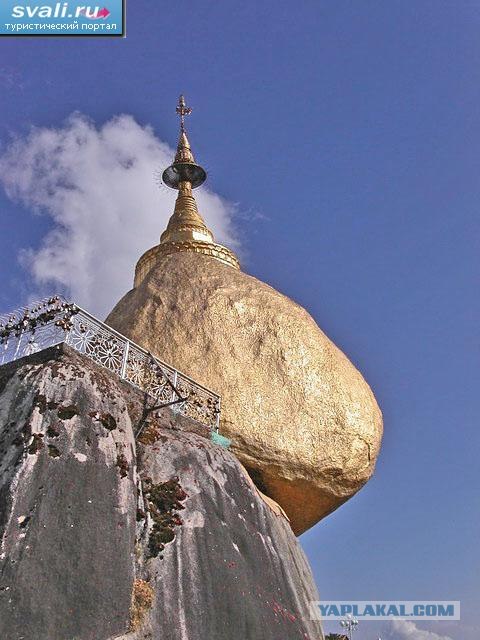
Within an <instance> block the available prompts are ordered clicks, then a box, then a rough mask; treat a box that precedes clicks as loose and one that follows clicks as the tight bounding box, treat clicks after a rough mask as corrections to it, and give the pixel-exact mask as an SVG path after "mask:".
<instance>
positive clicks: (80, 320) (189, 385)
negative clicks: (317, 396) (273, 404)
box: [0, 296, 220, 431]
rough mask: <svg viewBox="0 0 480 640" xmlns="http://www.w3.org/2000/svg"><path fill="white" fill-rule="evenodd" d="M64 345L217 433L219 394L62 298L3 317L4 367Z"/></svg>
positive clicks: (0, 348)
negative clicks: (49, 348) (20, 359)
mask: <svg viewBox="0 0 480 640" xmlns="http://www.w3.org/2000/svg"><path fill="white" fill-rule="evenodd" d="M62 343H65V344H67V345H68V346H70V347H71V348H73V349H75V351H78V352H79V353H81V354H83V355H85V356H87V357H88V358H90V359H91V360H93V362H96V363H97V364H99V365H101V366H102V367H105V368H106V369H108V370H109V371H111V372H113V373H115V374H116V375H118V376H119V377H120V378H121V379H122V380H126V381H127V382H129V383H130V384H131V385H133V386H134V387H137V388H138V389H140V390H141V391H143V392H145V393H148V395H150V396H151V397H152V398H153V399H154V400H155V404H156V405H157V406H159V405H161V406H168V405H172V409H173V410H174V411H177V412H179V413H181V414H183V415H185V416H188V417H190V418H193V419H194V420H197V421H198V422H201V423H202V424H204V425H206V426H208V427H209V428H210V429H212V430H215V431H218V425H219V419H220V396H219V395H218V394H216V393H214V392H213V391H210V390H209V389H207V388H206V387H204V386H202V385H201V384H198V382H195V381H194V380H192V379H191V378H189V377H188V376H186V375H184V374H183V373H180V371H177V370H176V369H174V368H173V367H171V366H170V365H168V364H166V363H165V362H162V361H161V360H158V358H156V357H154V356H153V355H152V354H151V353H149V352H148V351H146V350H145V349H142V347H139V346H138V345H137V344H135V343H134V342H132V341H131V340H129V339H128V338H126V337H125V336H122V335H121V334H120V333H118V332H117V331H115V330H114V329H112V328H111V327H109V326H108V325H106V324H105V323H103V322H100V320H97V319H96V318H95V317H94V316H92V315H91V314H89V313H88V312H87V311H84V310H83V309H81V308H80V307H78V306H77V305H75V304H73V303H69V302H67V301H66V300H64V299H63V298H61V297H60V296H55V297H52V298H46V299H44V300H41V301H40V302H38V303H36V304H33V305H30V306H28V307H22V308H20V309H17V310H16V311H14V312H12V313H9V314H6V315H0V365H2V364H6V363H8V362H13V361H14V360H18V359H19V358H23V357H24V356H28V355H31V354H33V353H37V352H39V351H42V350H43V349H47V348H48V347H52V346H55V345H58V344H62Z"/></svg>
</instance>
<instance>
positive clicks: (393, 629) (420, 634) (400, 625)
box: [383, 620, 452, 640]
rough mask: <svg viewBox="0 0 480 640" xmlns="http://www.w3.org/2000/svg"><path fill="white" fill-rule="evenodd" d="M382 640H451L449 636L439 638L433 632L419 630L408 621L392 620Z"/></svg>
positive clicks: (439, 636)
mask: <svg viewBox="0 0 480 640" xmlns="http://www.w3.org/2000/svg"><path fill="white" fill-rule="evenodd" d="M383 638H384V640H452V638H451V637H450V636H443V635H442V636H441V635H438V634H437V633H434V632H433V631H426V630H425V629H419V628H418V627H417V625H416V624H415V623H414V622H410V621H409V620H393V621H392V622H391V623H390V625H389V627H388V628H387V630H386V631H385V633H384V634H383Z"/></svg>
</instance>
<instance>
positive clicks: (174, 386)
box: [172, 369, 178, 402]
mask: <svg viewBox="0 0 480 640" xmlns="http://www.w3.org/2000/svg"><path fill="white" fill-rule="evenodd" d="M177 380H178V371H177V370H176V369H175V370H174V373H173V389H172V402H174V401H175V400H176V399H177V398H176V396H177V392H176V389H177Z"/></svg>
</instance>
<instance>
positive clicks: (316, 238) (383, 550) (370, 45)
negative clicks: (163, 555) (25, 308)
mask: <svg viewBox="0 0 480 640" xmlns="http://www.w3.org/2000/svg"><path fill="white" fill-rule="evenodd" d="M127 18H128V19H127V31H128V36H127V38H126V39H125V40H123V39H113V40H112V39H89V38H81V39H78V40H75V39H55V38H35V39H33V38H15V39H13V38H12V39H3V40H1V39H0V85H1V87H0V90H1V95H2V99H1V101H0V144H1V147H0V157H3V165H2V166H3V169H2V170H1V171H0V173H1V174H2V175H3V180H4V184H5V185H6V188H7V190H9V195H10V197H9V196H7V194H6V193H5V192H4V191H0V207H1V212H2V214H1V215H2V228H3V231H2V232H0V264H1V268H2V276H3V277H2V289H1V291H0V306H1V308H2V309H3V310H8V309H9V308H14V307H15V306H17V305H19V304H22V303H23V302H24V301H25V298H26V297H27V296H28V295H29V294H30V293H31V292H32V291H34V290H36V288H38V287H39V279H40V276H39V269H40V270H41V268H43V269H46V268H47V267H45V261H44V262H43V263H41V265H40V267H39V266H38V260H40V258H39V253H38V252H39V250H41V247H42V246H44V244H45V236H46V234H48V233H49V232H51V230H52V229H53V228H54V227H55V226H58V225H59V224H60V225H65V218H64V217H63V218H62V215H63V214H62V213H61V211H60V209H59V208H60V207H61V203H59V202H57V201H55V202H53V203H52V197H53V196H52V194H51V193H49V191H48V185H45V183H44V182H43V183H41V184H40V185H39V192H41V193H42V194H43V196H42V198H43V199H42V198H40V197H39V198H37V196H36V195H35V194H36V186H37V182H36V180H37V178H32V176H31V175H30V174H28V176H27V175H26V173H25V171H26V169H25V168H24V166H23V163H24V162H25V163H26V164H28V162H31V158H28V157H27V156H28V152H29V150H30V151H31V148H32V145H37V147H36V151H35V153H36V154H37V155H36V156H35V157H36V158H37V160H38V157H39V156H38V154H40V155H41V151H40V147H41V144H43V142H42V140H43V138H42V135H41V134H40V133H39V132H40V131H41V130H42V128H50V129H51V131H53V132H54V134H52V135H53V136H54V142H55V144H57V143H58V140H63V141H65V139H66V138H65V137H67V138H68V140H74V139H75V135H76V133H75V132H76V131H77V130H78V129H77V128H78V127H80V128H81V126H82V124H81V123H82V122H83V123H84V126H85V127H86V128H87V129H88V131H89V134H88V135H89V136H90V137H89V140H90V142H89V143H88V145H86V146H87V147H88V148H89V149H96V148H97V147H96V144H97V142H98V140H97V137H96V136H100V138H99V139H100V141H102V140H104V138H105V136H103V137H102V135H103V134H102V131H103V133H105V131H104V130H102V127H104V126H105V123H109V122H110V123H112V118H114V117H115V116H117V115H119V114H128V115H129V116H131V117H132V118H133V119H134V120H132V119H128V122H127V124H125V123H124V124H125V126H124V128H123V129H122V126H120V125H118V122H117V124H115V127H116V129H115V135H117V134H118V138H117V137H115V138H114V139H115V140H117V139H120V140H121V141H122V140H123V141H124V140H125V135H123V134H122V131H126V132H127V134H128V136H131V138H132V140H134V141H135V143H138V147H137V152H138V153H139V154H140V155H141V154H142V153H143V152H142V150H144V151H145V154H147V153H150V151H152V144H153V142H152V140H154V141H156V142H155V143H154V147H155V148H154V150H153V151H152V154H153V155H152V158H153V157H162V158H163V156H162V155H161V154H165V157H167V156H168V149H167V148H166V147H165V146H162V143H160V142H158V141H159V140H160V141H162V142H163V143H168V144H169V145H174V144H175V142H176V135H177V123H176V118H175V114H174V105H175V101H176V99H177V96H178V94H179V93H180V92H185V94H186V95H187V98H188V100H189V102H191V103H192V105H193V106H194V109H195V111H194V115H193V116H192V117H191V119H190V120H191V121H190V122H189V125H188V126H189V130H190V131H191V138H192V142H193V144H194V150H195V152H196V155H197V157H198V159H199V161H201V162H202V164H203V165H204V166H205V167H206V168H207V170H208V171H209V186H210V189H211V190H212V191H213V193H211V194H209V193H208V192H207V193H205V194H204V196H203V197H204V200H203V203H204V206H203V208H202V210H203V212H204V214H205V216H206V218H207V220H209V209H210V207H211V209H212V211H213V213H212V216H213V217H214V218H215V221H216V222H215V225H216V226H215V225H214V226H215V228H216V230H217V231H218V232H219V233H220V236H221V237H222V238H226V239H227V240H232V241H235V240H236V241H237V243H238V244H239V250H240V252H241V254H242V257H243V263H244V268H245V270H247V271H248V272H249V273H251V274H253V275H255V276H257V277H259V278H260V279H262V280H264V281H267V282H269V283H270V284H272V285H273V286H275V287H276V288H278V289H279V290H281V291H282V292H284V293H286V294H287V295H289V296H290V297H292V298H294V299H295V300H297V301H298V302H300V303H301V304H303V305H304V306H305V307H306V308H307V309H308V310H309V311H310V312H311V313H312V314H313V316H314V317H315V318H316V320H317V322H318V323H319V325H320V326H321V327H322V329H323V330H324V331H325V332H326V333H327V334H328V335H329V336H330V337H331V338H332V339H333V340H334V342H336V344H337V345H338V346H340V347H341V348H342V349H343V350H344V351H345V352H346V353H347V354H348V356H349V357H350V358H351V360H352V361H353V362H354V363H355V364H356V365H357V366H358V367H359V368H360V370H361V371H362V372H363V373H364V375H365V376H366V378H367V380H368V381H369V383H370V384H371V386H372V388H373V389H374V392H375V394H376V397H377V399H378V401H379V404H380V406H381V407H382V410H383V412H384V419H385V437H384V442H383V448H382V452H381V456H380V459H379V462H378V465H377V470H376V474H375V477H374V478H373V479H372V480H371V482H370V483H369V484H368V485H367V486H366V487H365V488H364V489H363V490H362V491H361V492H360V493H359V494H358V495H357V496H356V497H355V498H353V499H352V500H351V501H350V502H348V503H347V504H346V505H344V506H343V507H342V508H341V509H339V510H338V511H337V512H335V513H334V514H333V515H331V516H330V517H329V518H327V519H326V520H324V521H323V522H321V523H320V524H318V525H317V526H316V527H314V528H313V529H312V530H310V531H309V532H308V533H307V534H305V535H304V536H303V537H302V538H301V541H302V544H303V546H304V548H305V550H306V552H307V554H308V557H309V559H310V562H311V564H312V567H313V570H314V573H315V577H316V580H317V584H318V587H319V590H320V593H321V596H322V598H324V599H359V600H367V599H369V598H376V599H381V600H386V599H402V600H413V599H428V600H437V599H438V600H461V601H462V622H461V623H460V624H456V625H453V626H449V625H447V624H446V623H439V624H437V625H436V626H435V625H433V624H431V625H430V626H429V627H428V629H429V630H431V631H432V633H437V634H439V637H442V636H446V637H447V638H452V639H453V640H473V639H474V638H475V639H476V638H478V637H479V636H480V631H479V623H478V619H477V616H476V614H477V605H478V601H479V595H480V594H479V586H478V571H479V569H480V566H479V550H478V540H479V528H480V517H479V513H480V510H479V506H480V504H479V502H480V500H479V482H478V445H479V428H478V417H477V415H476V410H477V405H478V400H475V398H477V399H478V383H479V368H478V344H479V340H478V338H479V331H478V313H479V311H480V309H479V306H480V305H479V298H478V294H477V290H478V275H479V268H478V258H477V256H478V244H479V236H478V231H479V224H478V207H479V202H480V180H479V169H480V161H479V151H480V145H479V143H480V109H479V104H480V72H479V69H480V3H478V2H473V1H456V2H453V1H452V2H445V1H443V0H436V1H435V2H431V1H424V0H407V1H405V0H403V1H396V0H390V1H389V2H384V1H372V0H369V1H360V0H357V1H348V2H346V1H338V0H337V1H335V2H333V1H329V2H324V1H320V0H317V1H315V2H313V1H312V2H311V1H304V2H302V3H299V4H298V3H297V4H294V3H287V2H272V1H270V0H264V1H263V2H261V3H253V2H249V1H245V2H243V3H237V2H235V3H234V2H230V1H228V0H227V1H223V2H221V3H220V2H206V1H204V0H199V1H197V2H196V3H151V2H145V1H144V0H136V2H135V3H133V2H132V3H130V6H129V8H128V15H127ZM74 112H80V114H83V115H82V116H77V120H75V122H74V124H72V121H71V120H70V121H69V122H70V124H68V123H67V124H66V121H67V119H68V118H69V117H71V114H72V113H74ZM85 117H86V118H90V119H91V121H90V123H87V124H85V123H86V122H87V121H86V120H85ZM113 122H115V121H113ZM79 123H80V124H79ZM135 123H137V124H135ZM146 125H150V126H151V127H153V130H154V132H155V135H156V138H155V137H154V136H153V133H152V132H150V133H148V134H144V133H142V132H144V131H145V130H144V129H143V128H142V127H145V126H146ZM32 126H34V127H37V130H36V131H37V133H36V134H34V135H33V138H32V137H30V138H28V135H29V131H30V128H31V127H32ZM112 126H113V125H112ZM101 134H102V135H101ZM31 135H32V134H30V136H31ZM12 136H17V147H16V149H14V150H13V151H12V148H11V147H9V145H11V144H12ZM55 136H56V137H55ZM62 136H63V137H62ZM142 136H143V137H142ZM145 136H146V137H145ZM115 144H117V143H116V142H115ZM118 144H125V142H118ZM89 145H90V146H89ZM84 146H85V145H84ZM52 148H53V149H54V150H55V145H54V146H53V147H50V149H52ZM82 153H83V151H82ZM155 154H157V155H156V156H155ZM73 155H74V156H75V157H77V155H78V154H77V155H75V154H73ZM58 157H59V158H60V157H61V159H62V161H71V157H70V156H68V157H67V154H66V151H65V149H64V148H63V150H62V154H61V156H60V155H59V156H58ZM69 158H70V159H69ZM85 159H87V156H85ZM95 162H97V164H93V165H90V164H89V163H86V164H88V166H93V167H97V166H98V170H95V171H93V172H92V174H91V175H89V179H88V183H87V184H86V185H83V187H82V189H79V192H80V191H81V192H82V193H84V192H86V191H89V190H90V186H91V192H92V194H93V195H92V196H91V197H92V198H93V200H91V203H93V204H91V205H90V204H89V202H90V201H88V202H87V201H82V203H81V204H78V202H77V204H78V207H77V209H78V211H80V212H82V211H87V209H88V207H90V209H91V206H93V205H94V204H95V202H97V200H95V197H96V195H95V194H98V193H100V192H101V190H102V188H103V189H106V188H107V187H108V193H107V195H106V196H105V194H103V195H101V198H103V199H101V202H105V203H109V206H110V207H111V209H112V211H110V214H109V215H111V216H112V218H108V219H107V221H108V220H115V211H113V209H114V208H115V202H116V200H115V198H116V197H118V194H117V195H116V194H115V191H116V190H117V189H121V187H122V185H121V184H120V182H119V181H118V180H117V181H116V179H115V175H114V174H113V173H112V174H109V175H108V176H105V175H104V174H103V173H102V172H103V164H104V163H103V164H102V162H99V161H98V158H97V160H96V161H95ZM147 164H148V163H147ZM47 166H49V167H53V166H54V163H53V164H52V161H51V163H50V165H47ZM82 166H83V165H82ZM154 168H155V167H154ZM160 168H161V167H160ZM2 172H3V173H2ZM80 172H81V167H79V166H76V167H75V174H74V175H75V176H77V178H78V180H80V177H78V176H79V175H80ZM142 175H143V176H144V178H143V179H144V180H146V182H148V183H149V184H150V182H152V183H153V177H152V176H151V175H150V169H149V168H148V170H145V172H144V173H143V174H142ZM77 178H75V179H77ZM141 179H142V178H141V177H139V180H141ZM60 181H61V180H60ZM7 183H8V184H7ZM27 183H28V184H27ZM135 184H136V183H135V182H132V184H131V187H132V188H133V187H134V186H135ZM142 184H143V183H142ZM145 184H146V183H145ZM8 185H10V186H8ZM12 185H13V186H12ZM61 186H62V188H63V187H65V185H64V184H63V183H62V185H61ZM42 190H43V191H42ZM152 193H158V198H159V200H158V202H159V218H158V225H157V222H156V220H155V218H154V217H153V218H152V217H151V216H150V218H149V222H148V225H150V226H148V225H147V226H146V227H145V228H146V229H147V228H148V237H149V238H150V240H149V243H147V244H149V246H150V245H153V244H155V243H156V242H157V239H158V235H159V233H160V232H161V230H162V227H163V224H164V220H165V216H166V215H168V214H169V213H170V210H168V209H165V211H163V213H162V212H160V207H161V203H162V202H163V203H165V202H170V200H168V199H169V198H170V195H166V194H164V193H163V192H162V190H156V191H155V192H152ZM109 194H110V195H111V197H110V195H109ZM215 194H219V195H220V196H222V198H224V199H225V200H224V201H223V200H220V199H219V198H216V195H215ZM87 195H88V194H87ZM94 196H95V197H94ZM89 197H90V196H89ZM99 197H100V196H99ZM142 197H144V198H147V196H144V195H141V194H139V203H143V202H144V200H142ZM154 197H156V196H151V198H154ZM36 198H37V199H36ZM148 198H149V200H148V203H147V202H146V201H145V202H146V204H145V207H147V206H152V207H153V206H156V205H153V204H150V195H148ZM22 201H23V204H22ZM62 202H63V201H62ZM66 202H67V201H66ZM35 203H36V204H37V207H38V206H39V207H40V209H42V208H43V212H44V215H37V214H34V213H33V209H34V205H35ZM112 203H113V204H112ZM231 203H233V205H232V204H231ZM119 206H120V205H119ZM165 206H166V205H165ZM82 207H84V209H82ZM90 209H88V211H90ZM127 213H128V215H129V216H131V219H132V220H133V221H134V224H135V219H136V216H140V218H139V219H141V215H142V214H141V212H140V213H139V212H138V210H137V211H136V210H135V207H130V209H129V211H128V212H127ZM127 213H125V215H127ZM93 215H94V217H96V218H97V219H98V218H99V217H101V216H102V210H98V211H95V212H94V214H93ZM162 216H163V217H162ZM109 224H110V223H109ZM145 224H147V223H145ZM157 226H158V230H157ZM150 230H151V231H150ZM69 233H70V241H72V242H77V239H78V238H77V236H75V233H74V232H72V230H71V229H70V231H69ZM88 233H91V230H90V231H88V230H87V229H85V233H84V234H83V236H82V238H83V241H84V242H86V243H88V240H89V238H90V237H91V236H89V235H88ZM116 233H117V235H115V236H114V240H112V246H110V252H111V255H114V254H115V253H122V252H123V251H124V250H125V251H127V249H126V248H125V247H126V245H127V244H128V245H129V247H130V249H129V250H130V251H132V252H133V253H132V257H131V258H130V260H131V261H132V260H134V257H135V255H136V253H137V252H138V253H139V251H138V249H137V248H136V245H135V246H134V247H133V248H132V246H133V244H134V243H135V239H130V238H128V237H127V238H125V234H123V236H122V230H121V229H119V230H118V229H117V231H116ZM139 233H140V232H139ZM145 233H146V232H145ZM72 234H73V235H72ZM117 241H118V245H116V244H115V243H116V242H117ZM139 242H140V241H139ZM142 242H145V239H144V240H142ZM117 246H118V249H117ZM29 248H30V249H32V250H33V254H32V253H31V254H30V258H29V259H25V257H24V258H23V260H22V261H19V254H20V253H21V252H22V250H25V249H29ZM112 252H113V253H112ZM133 254H135V255H133ZM22 255H24V256H25V253H23V254H22ZM32 255H33V258H32ZM79 255H80V258H79V260H80V259H82V255H84V254H82V253H80V254H79ZM122 255H123V253H122ZM35 256H36V257H35ZM40 257H41V256H40ZM36 260H37V262H36ZM92 260H93V258H92ZM112 260H113V258H112ZM22 264H23V266H22ZM100 264H101V263H100ZM122 264H123V263H122ZM28 265H30V266H28ZM32 265H37V271H35V266H32ZM96 265H97V263H95V262H91V264H90V267H89V268H90V269H91V270H92V277H91V278H90V280H88V281H86V283H85V287H88V286H91V285H89V284H88V282H90V281H91V280H92V278H93V280H95V275H96V273H95V269H96V268H99V267H98V265H97V266H96ZM47 266H48V265H47ZM74 266H75V265H74ZM127 267H128V269H127ZM123 268H124V269H125V270H126V271H125V272H126V273H127V272H130V271H129V270H130V263H128V264H127V266H125V265H124V266H123ZM77 269H78V273H79V274H80V271H81V269H82V264H81V263H80V264H79V265H77ZM67 271H68V270H67ZM47 272H48V269H47ZM42 273H45V271H43V272H42ZM62 273H63V275H62V278H63V280H61V281H62V282H63V283H64V284H65V286H67V285H68V278H71V277H72V276H71V271H70V272H68V273H66V272H65V271H64V272H62ZM122 273H123V272H122ZM79 277H80V275H79ZM99 277H101V276H99ZM128 277H130V276H128ZM108 283H109V281H108V282H107V281H105V287H107V285H108ZM474 283H475V284H476V285H477V286H475V289H474ZM117 286H118V287H119V289H120V290H121V291H124V290H127V289H128V288H129V287H130V280H129V279H128V278H127V276H125V277H123V276H122V280H121V281H120V282H119V283H117ZM55 288H56V287H55V286H54V284H52V286H51V289H55ZM80 295H82V294H81V293H80ZM107 303H109V300H106V304H107ZM475 389H477V392H475ZM419 627H422V628H425V629H426V628H427V627H426V626H425V625H419ZM328 628H329V627H327V629H328ZM380 630H381V625H380V624H379V623H378V624H377V626H372V627H367V625H364V627H363V629H360V630H359V631H358V633H357V637H358V640H364V639H365V640H366V639H367V638H376V637H377V636H378V635H379V634H380ZM419 633H420V632H418V633H417V634H416V635H411V634H410V635H408V634H406V633H405V634H404V635H398V636H393V635H392V636H391V637H392V638H393V637H395V639H396V638H397V637H398V638H399V639H401V638H407V637H408V638H423V637H425V638H427V636H421V635H419ZM436 638H437V636H434V635H431V636H428V640H435V639H436Z"/></svg>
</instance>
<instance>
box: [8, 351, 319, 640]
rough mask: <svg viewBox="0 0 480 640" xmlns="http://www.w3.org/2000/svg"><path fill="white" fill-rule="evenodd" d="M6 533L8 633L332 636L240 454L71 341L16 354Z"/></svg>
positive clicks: (300, 559) (288, 639) (304, 639)
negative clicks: (157, 406) (154, 408)
mask: <svg viewBox="0 0 480 640" xmlns="http://www.w3.org/2000/svg"><path fill="white" fill-rule="evenodd" d="M140 428H141V434H140V435H139V437H138V438H135V434H137V433H138V431H139V429H140ZM0 538H1V548H0V638H2V640H113V639H114V638H117V639H124V640H137V639H138V640H140V639H143V638H145V639H147V638H149V639H158V640H160V639H161V640H207V639H208V640H321V639H322V638H323V635H322V631H321V628H320V625H319V623H317V622H313V621H311V620H310V619H309V608H308V606H309V603H310V601H312V600H317V599H318V594H317V591H316V588H315V585H314V582H313V579H312V576H311V572H310V569H309V567H308V564H307V562H306V560H305V557H304V555H303V552H302V550H301V548H300V546H299V544H298V542H297V540H296V538H295V536H294V534H293V532H292V530H291V528H290V526H289V524H288V521H287V520H286V519H285V518H284V517H283V516H281V515H279V512H278V511H276V510H273V509H272V508H271V506H270V505H269V504H267V503H266V502H265V501H264V500H263V499H262V497H261V494H259V492H258V491H257V490H256V489H255V487H254V486H253V484H252V483H251V481H249V479H248V476H246V474H245V471H244V469H243V467H242V466H241V465H240V463H239V462H238V461H237V459H236V458H235V456H234V455H232V454H231V453H230V452H228V451H226V450H224V449H222V448H221V447H219V446H217V445H215V444H213V443H212V442H211V441H210V440H209V438H208V433H206V432H205V431H204V428H203V427H202V426H201V425H199V424H198V423H196V422H194V421H192V420H190V419H188V418H185V417H182V416H180V415H179V414H175V413H174V412H172V411H171V410H169V409H163V410H161V411H160V412H159V413H158V415H157V413H156V412H155V413H153V412H151V411H149V400H148V399H147V398H145V397H144V396H143V395H142V394H141V393H140V392H139V391H136V390H135V389H133V387H130V386H129V385H127V384H126V383H124V382H122V381H120V380H119V379H117V378H116V377H115V376H114V375H112V374H110V373H109V372H108V371H106V370H104V369H102V368H100V367H97V366H96V365H95V364H93V363H92V362H90V361H89V360H87V359H86V358H84V357H82V356H80V355H78V354H77V353H75V352H73V351H72V350H70V349H69V348H68V347H65V346H62V347H60V348H58V347H57V348H52V349H48V350H46V351H44V352H41V353H40V354H36V355H34V356H29V357H28V358H24V359H22V360H20V361H18V362H16V363H12V364H10V365H6V366H4V367H1V368H0Z"/></svg>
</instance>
